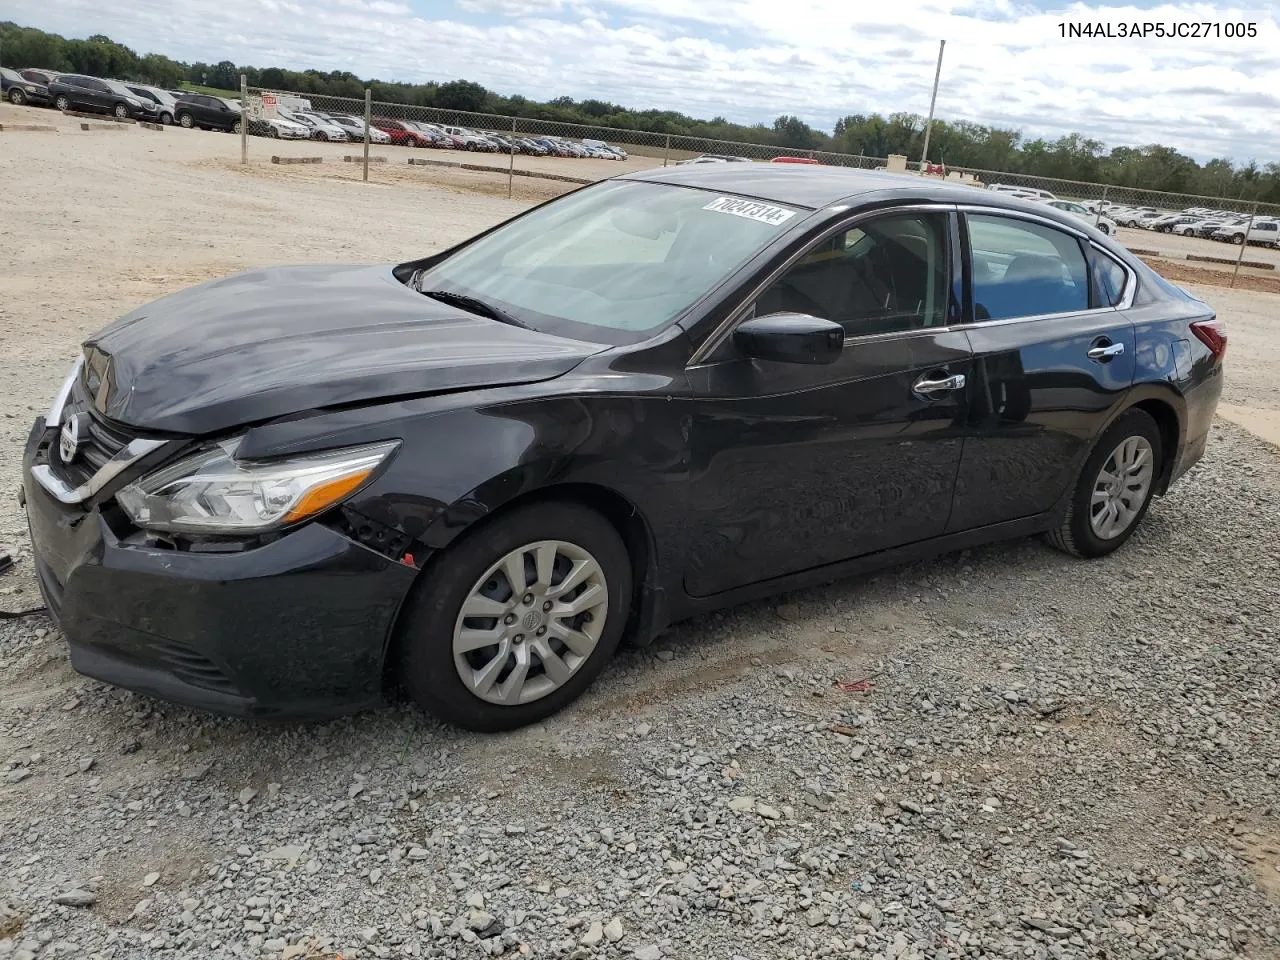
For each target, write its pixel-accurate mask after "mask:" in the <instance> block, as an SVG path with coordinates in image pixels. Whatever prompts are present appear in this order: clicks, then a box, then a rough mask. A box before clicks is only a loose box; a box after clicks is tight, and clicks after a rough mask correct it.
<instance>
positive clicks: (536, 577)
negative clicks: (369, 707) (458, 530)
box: [396, 502, 631, 732]
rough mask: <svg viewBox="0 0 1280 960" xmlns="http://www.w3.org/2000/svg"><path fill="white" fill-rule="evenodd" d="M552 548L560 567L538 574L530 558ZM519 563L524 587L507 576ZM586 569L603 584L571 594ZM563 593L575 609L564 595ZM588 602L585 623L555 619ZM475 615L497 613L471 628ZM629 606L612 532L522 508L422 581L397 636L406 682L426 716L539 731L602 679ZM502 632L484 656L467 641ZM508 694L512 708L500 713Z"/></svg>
mask: <svg viewBox="0 0 1280 960" xmlns="http://www.w3.org/2000/svg"><path fill="white" fill-rule="evenodd" d="M550 544H554V545H555V546H554V548H553V549H552V557H553V560H554V562H553V563H548V567H547V571H546V572H545V573H540V572H539V569H538V566H539V564H538V563H537V562H536V556H540V555H541V554H540V553H538V554H535V551H534V549H533V548H534V547H539V548H547V547H548V545H550ZM525 548H529V549H528V552H527V553H525V552H522V551H524V550H525ZM512 556H515V557H518V559H517V560H516V561H514V562H515V564H516V570H518V571H519V572H518V573H517V576H518V577H519V578H520V579H522V580H523V581H524V582H523V583H520V584H514V582H513V580H512V577H511V576H510V575H509V574H507V573H506V570H507V569H508V566H507V560H508V558H510V557H512ZM578 564H582V568H581V569H582V570H589V569H594V571H595V573H592V574H589V575H584V579H583V580H582V581H581V585H580V586H579V585H578V583H576V582H575V584H572V585H570V586H568V587H565V586H563V584H564V583H565V581H566V579H567V578H568V577H569V576H570V574H569V573H568V572H566V571H567V570H576V569H578ZM591 564H594V567H591ZM586 576H589V577H590V579H586ZM539 584H543V586H541V587H540V586H539ZM513 585H515V586H518V588H519V589H518V590H513V589H512V587H513ZM566 590H567V595H569V596H570V597H572V598H573V599H572V600H571V601H565V600H563V598H562V596H561V591H566ZM579 591H580V592H579ZM601 591H602V593H601ZM588 593H590V595H591V597H594V601H592V600H591V599H590V598H589V597H588ZM526 597H531V598H532V599H531V601H530V602H529V603H525V602H524V601H525V598H526ZM584 598H586V599H584ZM585 603H590V604H591V605H590V607H589V608H586V612H581V611H579V612H578V613H576V614H574V615H573V616H570V615H569V614H568V613H561V614H557V613H556V609H557V608H562V609H567V608H568V607H569V606H571V605H574V604H579V605H581V604H585ZM472 604H475V605H476V608H478V609H480V610H486V607H487V605H493V609H494V611H495V614H494V615H493V616H488V615H485V616H480V615H469V616H465V617H464V615H463V609H464V605H467V606H471V605H472ZM544 604H545V605H546V606H544ZM499 605H501V610H499V609H498V606H499ZM630 606H631V559H630V557H629V556H628V555H627V549H626V546H625V545H624V544H623V542H622V539H621V537H619V536H618V533H617V531H616V530H614V528H613V526H612V525H611V524H610V523H609V521H607V520H606V519H605V518H604V517H602V516H601V515H600V514H598V513H596V512H595V511H594V510H590V509H588V508H586V507H582V506H579V505H577V504H573V503H565V502H550V503H548V502H542V503H535V504H530V505H528V506H524V507H517V508H515V509H513V510H512V511H511V512H510V513H507V514H504V515H501V516H498V517H496V518H494V519H493V520H492V521H490V522H488V523H486V524H485V525H484V526H483V527H482V528H481V529H479V530H477V531H475V532H474V533H471V534H468V535H466V536H465V537H464V538H463V539H462V540H461V541H460V542H458V543H457V544H455V545H453V546H451V547H450V548H449V549H448V550H447V552H446V553H445V554H444V555H443V556H441V557H440V558H439V559H437V560H436V561H435V562H433V563H432V564H431V565H430V566H429V567H428V569H427V570H426V571H424V572H423V574H422V576H421V577H420V578H419V579H418V582H417V584H416V585H415V586H414V589H413V591H412V593H411V594H410V596H409V599H408V600H407V601H406V605H405V612H404V614H403V616H402V617H401V618H400V621H399V623H398V624H397V627H396V638H397V640H396V645H397V648H398V651H399V657H398V661H399V662H398V666H399V671H400V681H401V683H402V684H403V686H404V688H405V690H406V691H407V692H408V694H409V695H410V696H411V697H412V698H413V700H414V701H415V702H416V703H417V704H418V705H419V706H421V707H422V708H423V709H424V710H427V711H429V712H430V713H432V714H434V715H435V716H437V717H439V718H440V719H441V720H444V721H446V722H448V723H452V724H454V725H456V726H459V727H463V728H465V729H467V730H476V731H484V732H491V731H498V730H513V729H515V728H517V727H522V726H525V725H526V724H530V723H535V722H537V721H538V720H542V719H544V718H545V717H548V716H550V715H551V714H553V713H555V712H556V711H558V710H560V709H561V708H563V707H565V706H566V705H568V704H569V703H570V702H572V701H573V700H574V699H576V698H577V697H578V696H579V695H580V694H581V693H582V692H583V691H584V690H586V688H587V687H588V686H590V685H591V683H592V681H594V680H595V678H596V677H597V676H598V675H599V674H600V672H601V671H602V670H603V669H604V668H605V665H606V664H607V663H608V662H609V660H610V658H612V656H613V653H614V651H615V650H616V649H617V647H618V642H619V640H620V639H621V638H622V633H623V630H624V629H625V627H626V620H627V614H628V611H629V609H630ZM548 610H550V612H547V611H548ZM486 612H487V610H486ZM601 617H603V621H604V622H603V623H600V618H601ZM582 618H586V619H582ZM562 624H567V625H571V630H570V634H569V635H570V637H571V639H572V641H573V644H574V647H576V648H577V649H576V650H575V649H574V648H571V647H570V646H569V645H568V643H565V642H564V641H563V640H560V639H558V637H559V635H560V634H559V633H558V631H559V629H560V627H561V625H562ZM495 631H496V633H497V635H498V636H499V637H502V638H504V639H495V641H494V643H493V644H489V645H483V646H481V647H474V641H471V642H470V643H469V642H468V641H467V638H466V637H464V636H463V635H464V634H470V635H482V634H488V633H491V632H495ZM515 631H524V632H521V633H515ZM525 632H527V634H528V636H527V637H526V636H525ZM592 634H594V639H593V638H592V636H591V635H592ZM482 643H483V641H482ZM458 648H462V649H461V652H459V649H458ZM543 651H547V653H544V652H543ZM522 658H523V659H522ZM548 663H549V664H551V667H548V666H545V664H548ZM490 668H492V672H490V673H489V676H488V678H487V681H486V680H485V679H484V675H485V674H486V672H489V671H490ZM553 675H558V676H553ZM464 678H465V679H464ZM512 691H514V694H513V696H512V700H511V702H510V704H509V705H508V704H504V703H501V702H496V701H499V700H501V699H502V696H503V694H504V693H510V692H512ZM521 694H523V697H522V696H521Z"/></svg>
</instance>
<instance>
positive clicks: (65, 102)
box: [53, 93, 71, 111]
mask: <svg viewBox="0 0 1280 960" xmlns="http://www.w3.org/2000/svg"><path fill="white" fill-rule="evenodd" d="M53 105H54V107H55V108H56V109H58V110H63V111H65V110H70V109H71V101H70V100H69V99H67V96H66V94H62V93H60V94H58V96H57V97H56V98H55V99H54V101H53Z"/></svg>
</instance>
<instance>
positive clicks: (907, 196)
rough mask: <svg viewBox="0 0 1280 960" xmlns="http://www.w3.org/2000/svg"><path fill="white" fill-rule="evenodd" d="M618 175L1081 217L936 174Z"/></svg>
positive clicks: (825, 170)
mask: <svg viewBox="0 0 1280 960" xmlns="http://www.w3.org/2000/svg"><path fill="white" fill-rule="evenodd" d="M618 179H625V180H642V181H648V182H650V183H669V184H673V185H678V186H685V187H696V188H698V189H702V190H720V191H723V192H725V193H735V194H741V195H742V196H747V197H752V198H754V199H757V200H769V201H773V202H774V203H785V204H788V205H790V206H797V207H808V208H809V209H813V210H817V209H820V208H822V207H829V206H832V205H834V204H838V203H841V202H843V201H850V202H854V203H856V202H858V200H859V199H860V198H862V197H864V196H865V197H868V198H869V195H871V194H876V195H877V196H876V199H885V200H888V199H896V200H903V201H907V200H921V201H926V202H933V203H981V204H983V205H984V206H991V207H1007V208H1008V209H1011V210H1034V211H1035V212H1036V213H1038V214H1040V215H1041V216H1044V217H1046V218H1048V219H1054V220H1060V221H1061V222H1062V223H1064V224H1067V225H1070V226H1072V227H1075V228H1077V229H1078V228H1079V227H1080V221H1079V220H1077V219H1075V218H1073V217H1071V216H1070V215H1069V214H1065V213H1063V212H1062V211H1060V210H1058V209H1056V208H1054V207H1050V206H1049V205H1048V204H1046V203H1040V202H1038V201H1027V200H1022V199H1019V198H1018V197H1011V196H1009V195H1008V194H1005V193H1001V192H999V191H996V190H981V189H979V188H976V187H969V186H964V185H962V184H958V183H948V182H947V181H945V180H941V179H938V178H935V177H921V176H916V175H914V174H903V173H885V172H882V171H879V170H855V169H850V168H848V167H832V166H815V165H811V164H790V163H777V164H774V163H699V164H688V165H682V166H677V167H658V168H656V169H653V170H645V171H641V172H639V173H631V174H626V175H625V176H623V177H620V178H618Z"/></svg>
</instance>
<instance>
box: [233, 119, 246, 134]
mask: <svg viewBox="0 0 1280 960" xmlns="http://www.w3.org/2000/svg"><path fill="white" fill-rule="evenodd" d="M243 129H244V124H243V123H241V122H240V121H239V120H237V121H236V122H235V123H233V124H232V125H231V132H232V133H239V132H240V131H241V130H243Z"/></svg>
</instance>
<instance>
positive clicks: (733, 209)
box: [702, 197, 796, 227]
mask: <svg viewBox="0 0 1280 960" xmlns="http://www.w3.org/2000/svg"><path fill="white" fill-rule="evenodd" d="M702 209H703V210H714V211H715V212H716V213H731V214H733V215H734V216H735V217H746V218H747V219H748V220H758V221H759V222H760V223H767V224H769V225H770V226H774V227H776V226H778V225H779V224H783V223H786V222H787V221H788V220H790V219H791V218H792V217H794V216H795V215H796V212H795V211H794V210H788V209H787V208H786V207H775V206H773V205H772V204H768V203H758V202H757V201H755V200H743V199H742V198H741V197H716V198H715V199H714V200H712V201H711V202H710V203H708V204H707V205H706V206H705V207H703V208H702Z"/></svg>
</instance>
